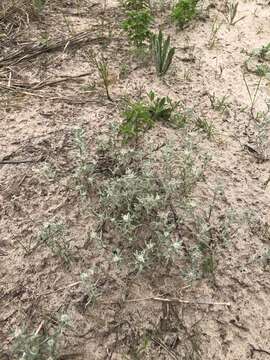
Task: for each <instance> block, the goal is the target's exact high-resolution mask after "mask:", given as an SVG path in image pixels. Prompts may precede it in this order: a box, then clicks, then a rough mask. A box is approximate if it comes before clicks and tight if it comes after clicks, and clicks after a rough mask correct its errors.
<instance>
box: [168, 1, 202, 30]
mask: <svg viewBox="0 0 270 360" xmlns="http://www.w3.org/2000/svg"><path fill="white" fill-rule="evenodd" d="M197 2H198V0H179V1H178V2H177V3H176V4H175V6H174V7H173V9H172V19H173V21H174V22H176V23H177V25H178V26H179V27H180V28H181V29H182V28H183V27H184V25H185V24H187V23H188V22H189V21H191V20H192V19H193V18H194V17H195V16H196V5H197Z"/></svg>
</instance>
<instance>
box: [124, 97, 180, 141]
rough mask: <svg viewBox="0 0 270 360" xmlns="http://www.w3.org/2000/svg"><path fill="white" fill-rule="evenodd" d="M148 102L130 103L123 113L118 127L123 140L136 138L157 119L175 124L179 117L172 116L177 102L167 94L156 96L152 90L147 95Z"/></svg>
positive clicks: (177, 104)
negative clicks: (122, 119)
mask: <svg viewBox="0 0 270 360" xmlns="http://www.w3.org/2000/svg"><path fill="white" fill-rule="evenodd" d="M147 96H148V99H149V102H142V101H139V102H134V103H130V104H129V106H128V108H127V110H126V111H125V112H124V113H123V117H124V121H123V123H122V125H121V126H120V128H119V132H120V134H122V135H123V136H124V141H125V142H127V141H129V140H131V139H134V138H135V139H136V140H137V139H138V135H139V134H140V133H143V132H145V131H147V130H149V129H151V128H152V127H154V125H155V123H156V122H157V121H162V122H163V123H167V124H169V123H170V122H171V124H172V125H174V126H175V125H177V123H178V122H179V119H178V118H177V117H174V116H172V115H173V113H174V111H175V110H176V109H177V107H178V106H179V103H178V102H173V101H172V100H171V99H170V98H169V97H168V96H166V97H158V96H156V94H155V93H154V92H153V91H150V92H149V94H148V95H147Z"/></svg>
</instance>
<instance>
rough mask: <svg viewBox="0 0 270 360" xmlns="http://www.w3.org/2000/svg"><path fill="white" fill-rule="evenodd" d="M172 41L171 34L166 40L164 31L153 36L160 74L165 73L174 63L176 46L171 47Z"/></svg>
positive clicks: (157, 68)
mask: <svg viewBox="0 0 270 360" xmlns="http://www.w3.org/2000/svg"><path fill="white" fill-rule="evenodd" d="M170 41H171V40H170V37H169V36H168V37H167V39H166V40H164V38H163V33H162V31H159V34H158V35H153V37H152V42H151V45H152V51H153V55H154V61H155V66H156V72H157V75H158V76H163V75H165V74H166V73H167V71H168V69H169V67H170V65H171V63H172V59H173V56H174V54H175V48H174V47H170Z"/></svg>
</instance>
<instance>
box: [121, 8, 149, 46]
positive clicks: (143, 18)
mask: <svg viewBox="0 0 270 360" xmlns="http://www.w3.org/2000/svg"><path fill="white" fill-rule="evenodd" d="M152 22H153V16H152V15H151V13H150V11H149V10H148V9H141V10H131V11H128V13H127V18H126V20H124V21H123V22H122V28H123V29H124V30H125V31H126V32H127V35H128V38H129V40H130V42H131V43H132V44H133V45H134V46H136V47H137V48H142V47H143V46H145V44H146V42H147V41H149V39H150V37H151V31H150V26H151V24H152Z"/></svg>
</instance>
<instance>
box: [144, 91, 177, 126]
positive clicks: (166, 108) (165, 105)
mask: <svg viewBox="0 0 270 360" xmlns="http://www.w3.org/2000/svg"><path fill="white" fill-rule="evenodd" d="M148 99H149V100H150V103H149V105H148V111H149V113H150V116H151V118H152V119H153V120H154V121H162V122H165V123H166V122H168V121H170V119H171V115H172V113H173V111H174V110H175V109H176V108H177V107H178V105H179V103H178V102H176V103H174V102H173V101H172V100H171V99H170V98H169V97H168V96H166V97H158V96H156V94H155V93H154V92H153V91H150V92H149V94H148Z"/></svg>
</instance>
